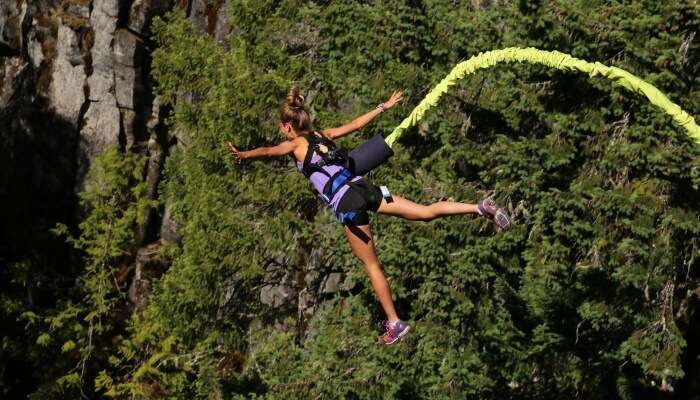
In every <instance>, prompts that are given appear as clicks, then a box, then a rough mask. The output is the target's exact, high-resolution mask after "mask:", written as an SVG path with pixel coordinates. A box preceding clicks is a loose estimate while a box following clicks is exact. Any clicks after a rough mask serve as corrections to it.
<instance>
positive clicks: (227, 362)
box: [40, 0, 700, 399]
mask: <svg viewBox="0 0 700 400" xmlns="http://www.w3.org/2000/svg"><path fill="white" fill-rule="evenodd" d="M227 6H228V10H227V11H228V15H229V18H230V20H231V25H232V26H233V27H235V29H234V31H233V33H232V34H231V36H230V37H229V39H228V41H227V42H226V43H224V44H223V45H221V44H217V43H215V42H214V41H213V40H212V39H211V37H209V36H208V35H206V34H204V33H200V32H197V31H196V29H195V28H194V27H193V26H192V25H191V24H190V22H189V21H188V20H187V19H186V18H185V17H184V16H183V14H182V12H178V11H175V12H173V13H171V14H170V15H169V16H168V18H167V19H162V20H161V19H157V20H156V22H155V24H154V26H153V31H154V33H155V35H156V38H157V43H158V48H157V49H156V50H155V51H154V52H153V54H152V55H153V72H152V73H153V76H154V78H155V80H156V82H157V87H156V89H155V91H156V93H155V94H157V95H159V96H160V97H161V99H162V101H163V102H164V103H165V104H167V105H169V106H170V107H171V108H172V113H171V115H170V117H169V120H168V124H169V127H170V129H171V130H172V131H173V132H178V134H179V137H180V138H181V140H180V143H179V144H178V146H177V148H176V149H175V148H174V149H172V150H171V155H170V156H169V157H168V161H167V166H166V171H165V179H164V181H163V183H162V186H161V193H160V194H161V201H162V202H165V203H167V204H169V205H172V209H173V210H174V214H175V216H176V219H177V220H178V222H179V223H180V225H181V234H182V238H183V239H182V242H181V243H180V244H176V245H171V246H169V247H167V248H166V249H165V250H164V253H165V256H166V257H168V259H169V260H170V261H171V265H170V267H169V269H168V271H167V272H166V273H165V274H164V275H163V277H162V278H160V280H159V281H158V282H157V283H156V285H155V288H154V290H153V293H152V294H151V296H150V298H149V302H148V306H147V307H146V309H145V311H144V312H143V313H141V314H135V315H134V316H133V317H132V318H131V319H130V320H129V321H127V323H126V324H127V326H126V327H124V328H123V329H122V330H121V332H120V333H119V334H118V335H117V334H114V335H113V337H112V338H111V339H112V343H114V346H112V347H111V348H102V349H101V351H103V352H104V353H103V354H102V355H101V356H100V359H101V360H102V361H101V362H97V361H96V362H95V363H94V364H93V367H94V370H93V374H95V375H96V379H95V380H94V382H95V385H94V388H93V387H91V382H88V383H86V384H85V385H86V386H89V387H90V388H89V390H93V391H96V393H98V394H100V395H104V396H108V397H114V398H189V399H209V398H216V399H219V398H221V399H223V398H226V399H229V398H233V399H239V398H240V399H243V398H260V399H282V398H287V399H296V398H311V399H315V398H319V399H321V398H323V399H331V398H339V399H341V398H342V399H377V398H384V399H394V398H412V399H413V398H425V399H445V398H454V399H464V398H482V399H501V398H514V399H552V398H623V399H635V398H641V397H642V396H644V397H645V398H653V397H673V396H676V397H677V398H690V397H691V396H696V397H697V396H699V395H700V394H699V393H700V392H698V390H700V389H699V388H698V387H697V384H696V383H694V382H697V380H698V376H699V375H698V374H700V372H699V368H700V365H699V364H698V362H697V360H696V358H697V356H698V348H699V347H698V346H699V344H698V339H697V334H698V332H700V327H699V326H698V321H697V316H695V317H693V315H695V314H694V313H697V312H698V305H699V303H698V302H699V297H700V287H699V286H698V279H699V278H700V273H699V272H698V271H699V270H698V269H699V268H700V243H699V241H698V240H699V238H700V201H699V200H700V149H698V146H697V145H695V144H694V143H692V142H691V141H690V140H689V139H688V138H687V137H686V135H685V134H684V133H683V132H682V131H681V130H680V129H679V128H678V127H676V126H674V124H673V123H672V122H671V120H670V118H669V117H668V116H666V115H665V114H663V113H660V112H659V111H658V110H657V109H656V108H655V107H653V106H651V105H649V104H648V103H647V102H646V99H644V98H643V97H641V96H634V95H632V94H630V93H628V92H626V91H625V90H624V89H621V88H616V87H614V86H613V85H612V84H611V83H610V82H607V81H605V80H602V79H601V80H599V79H589V78H588V77H585V76H580V75H577V74H575V73H567V72H562V71H551V70H547V69H545V68H543V67H540V66H529V65H508V66H498V67H495V68H493V69H491V70H488V71H482V72H480V73H477V74H475V75H474V76H471V77H469V78H467V79H466V80H465V81H464V82H462V83H460V84H459V85H458V86H456V87H455V88H454V90H452V91H451V92H449V93H448V95H447V96H445V97H444V98H443V99H442V100H441V104H440V106H439V107H437V109H436V110H434V111H431V113H430V115H428V116H427V117H426V118H425V120H424V121H423V122H422V123H421V124H420V125H419V127H418V128H415V129H412V130H411V131H409V132H407V133H406V134H405V135H404V136H403V137H402V138H401V139H400V141H399V142H398V143H397V144H396V145H395V146H394V147H395V151H396V154H395V155H394V156H393V157H392V158H391V159H390V160H389V162H388V163H387V164H385V165H384V166H382V167H381V168H379V169H377V170H376V171H373V172H372V174H371V175H370V176H369V177H368V178H369V179H370V180H371V181H373V182H376V183H381V184H383V185H387V186H388V187H389V188H390V189H391V190H392V192H393V193H395V194H397V195H401V196H403V197H407V198H410V199H412V200H414V201H417V202H421V203H428V202H433V201H437V200H440V199H448V198H451V199H456V200H461V201H468V202H476V201H477V200H478V199H480V198H481V197H482V196H484V195H486V194H493V195H495V196H496V197H497V198H498V199H499V200H500V201H501V202H502V203H503V204H507V206H508V207H509V209H510V211H511V212H512V213H513V215H514V217H515V218H514V226H513V227H512V229H510V230H509V231H506V232H496V231H495V230H494V227H493V226H492V224H489V223H488V221H485V220H483V219H477V218H472V217H460V218H457V217H453V218H446V219H439V220H435V221H432V222H429V223H423V222H407V221H403V220H400V219H396V218H391V217H385V216H373V217H372V225H373V231H374V234H375V239H376V246H377V252H378V254H379V258H380V260H381V262H382V264H383V267H384V269H385V272H386V274H387V276H388V278H389V280H390V282H391V285H392V291H393V293H394V296H395V298H396V300H397V305H398V311H399V313H400V315H401V316H402V317H403V319H406V320H408V321H410V322H411V324H412V326H413V328H412V330H411V333H410V334H409V335H408V336H407V337H406V339H405V340H403V341H402V342H399V343H398V344H396V345H392V346H390V347H386V346H383V345H381V344H380V341H379V339H378V338H379V335H380V334H381V332H380V329H379V322H380V321H381V319H382V317H383V315H382V313H381V310H380V308H379V306H378V304H377V301H376V299H375V297H374V294H373V292H372V288H371V286H370V285H369V284H368V282H367V278H366V277H365V275H364V272H363V271H362V268H361V266H360V264H359V261H357V260H356V259H355V258H354V257H353V256H352V254H351V253H350V249H349V247H348V245H347V243H346V241H345V239H344V236H343V234H342V230H341V228H340V226H339V225H338V224H337V222H335V221H334V217H333V216H332V214H331V213H330V212H328V210H326V209H325V208H323V206H322V205H320V204H319V203H318V202H317V200H316V199H315V198H314V196H313V194H312V193H311V191H310V190H308V183H307V182H305V180H304V178H303V176H302V175H301V174H299V173H297V172H296V171H295V168H294V166H293V163H292V162H291V160H290V159H289V158H285V159H269V160H263V161H254V162H248V163H244V164H239V165H237V164H235V163H234V162H233V160H232V159H231V158H230V156H229V155H228V154H227V151H226V148H225V146H224V143H225V141H227V140H230V141H232V142H234V143H235V144H236V145H237V146H239V147H240V148H242V149H246V148H251V147H255V146H263V145H270V144H275V143H278V142H279V141H280V140H282V138H281V137H280V135H279V134H278V133H277V119H276V115H277V111H278V107H279V105H280V103H281V101H282V99H283V98H284V95H285V93H286V92H287V90H288V89H289V87H290V86H291V85H292V84H299V85H300V86H301V87H302V88H304V89H305V92H306V95H307V96H306V97H307V102H308V103H309V107H310V110H311V113H312V115H313V117H314V125H315V126H316V127H317V128H324V127H332V126H336V125H339V124H341V123H344V122H347V121H349V120H350V119H352V118H353V117H354V116H357V115H359V114H361V113H363V112H366V111H367V110H369V109H371V108H373V107H374V106H375V105H376V104H377V103H378V102H379V101H382V100H383V99H385V98H386V96H387V95H388V94H390V93H391V91H392V90H394V89H404V90H405V93H406V94H405V98H406V100H405V101H404V104H403V105H400V106H398V107H395V108H394V109H392V110H391V111H390V112H388V113H385V114H383V115H382V116H381V117H380V118H379V119H378V120H377V121H375V122H374V123H373V124H372V125H371V126H368V127H367V128H365V130H364V131H363V132H361V133H358V134H356V135H354V136H351V137H348V138H347V139H345V138H344V139H342V140H340V142H339V143H340V144H341V145H343V146H346V147H348V148H352V147H354V146H356V145H357V144H359V143H360V142H361V141H362V140H363V138H369V137H371V136H373V135H374V134H377V133H383V134H386V133H388V132H389V131H390V130H391V129H392V128H393V127H394V126H396V125H397V124H398V123H399V122H400V121H401V119H402V118H403V117H404V116H405V115H406V114H407V113H408V112H409V111H410V110H411V108H412V106H413V105H415V104H417V102H418V101H420V99H421V98H422V96H423V95H424V94H425V93H426V92H427V91H428V90H429V89H430V88H431V87H432V86H433V85H435V84H436V83H437V82H438V81H439V80H440V79H441V78H442V77H443V76H444V75H445V74H446V73H447V72H448V71H449V70H450V69H451V68H452V67H453V66H454V65H455V64H456V63H457V62H459V61H461V60H464V59H466V58H468V57H470V56H472V55H474V54H477V53H478V52H480V51H485V50H490V49H494V48H502V47H508V46H519V47H526V46H532V47H537V48H541V49H544V50H558V51H561V52H564V53H568V54H571V55H573V56H575V57H578V58H581V59H584V60H587V61H600V62H603V63H606V64H611V65H617V66H619V67H621V68H624V69H626V70H628V71H630V72H632V73H634V74H635V75H637V76H639V77H641V78H643V79H645V80H647V81H649V82H650V83H652V84H654V85H655V86H657V87H658V88H659V89H660V90H661V91H663V92H664V93H665V94H667V95H668V97H669V98H670V99H672V100H673V101H674V102H676V103H677V104H679V105H680V106H681V107H682V108H683V109H684V110H686V111H688V112H689V113H690V114H691V115H695V116H699V115H700V92H699V89H698V88H700V85H699V83H700V70H699V68H700V67H699V65H700V63H699V62H698V61H700V57H699V56H700V47H699V46H698V44H697V41H696V40H693V38H694V35H695V32H697V30H698V29H699V28H700V26H699V25H700V9H698V7H697V4H694V3H693V2H686V1H666V2H657V1H643V0H635V1H631V2H626V3H624V4H622V3H612V4H609V3H608V2H594V3H591V2H589V1H581V0H557V1H534V0H523V1H516V2H487V1H472V2H455V1H451V0H424V1H409V0H385V1H377V2H373V1H362V2H358V1H350V0H339V1H332V2H325V1H272V0H256V1H248V0H237V1H229V2H227ZM112 162H115V163H116V162H117V161H116V160H114V159H113V160H112ZM133 193H136V192H133ZM137 199H138V196H136V198H135V199H134V200H133V201H132V208H129V210H131V211H129V212H130V213H138V210H140V209H141V208H139V206H135V205H136V204H140V203H138V200H137ZM100 210H102V209H101V208H96V209H95V211H93V213H92V214H90V217H89V218H88V221H89V220H90V218H92V219H101V220H104V221H106V219H108V218H109V213H107V214H104V215H103V214H97V213H98V212H100ZM121 215H122V219H119V220H118V221H121V222H120V223H127V221H126V220H124V219H123V218H124V217H125V216H127V215H132V214H128V213H124V214H121ZM133 215H137V214H133ZM129 221H131V220H129ZM129 223H130V222H129ZM90 226H92V225H90ZM95 226H103V225H95ZM87 229H88V225H85V226H83V233H82V235H83V236H81V237H82V238H85V239H74V243H76V244H77V245H80V246H83V247H82V248H83V250H85V251H86V253H87V254H86V259H87V260H90V261H87V262H86V264H88V265H89V266H92V265H96V264H94V263H96V262H98V261H99V257H97V256H96V255H95V254H93V253H92V252H91V250H90V249H92V248H93V247H94V246H93V244H94V243H92V242H89V240H92V239H90V238H91V237H93V236H90V235H91V233H90V231H88V230H87ZM119 232H122V233H123V232H125V230H119ZM86 235H87V236H86ZM122 239H123V240H122ZM100 240H102V239H100ZM124 241H128V240H127V239H126V238H122V237H121V236H119V237H114V238H113V239H112V240H111V241H107V242H106V243H110V246H111V245H113V246H114V248H112V247H110V248H109V249H110V250H109V251H110V253H109V254H110V256H116V255H117V253H118V249H119V248H120V243H125V242H124ZM95 243H98V242H95ZM99 243H105V242H102V241H100V242H99ZM112 250H114V253H112ZM96 257H97V258H96ZM319 258H320V261H319ZM312 264H314V265H315V264H320V265H321V266H322V268H323V269H324V270H328V271H330V270H336V271H338V270H340V271H344V272H346V273H348V274H349V275H350V276H351V277H352V278H353V279H354V280H355V281H356V282H358V286H357V287H356V289H354V290H353V291H350V292H343V293H342V294H338V295H335V296H334V297H333V296H329V297H325V298H322V299H319V302H318V308H317V309H316V310H315V312H314V313H313V316H307V315H304V314H303V313H302V312H301V311H299V310H298V309H297V302H298V299H289V304H285V305H282V306H280V307H275V308H273V307H269V306H266V305H264V304H263V303H262V302H261V301H260V293H261V288H262V287H263V286H264V285H265V284H266V283H267V282H266V279H267V278H266V277H267V275H268V273H269V271H270V270H271V269H273V268H276V269H279V270H281V271H283V272H285V273H290V274H292V276H298V277H299V280H300V281H304V279H305V276H307V275H308V274H311V273H312V271H311V270H310V268H311V267H310V265H312ZM90 268H91V267H87V269H86V271H88V273H89V271H92V270H91V269H90ZM98 270H99V269H97V270H95V271H98ZM101 273H102V274H104V273H105V272H104V271H103V272H101ZM294 273H298V274H299V275H293V274H294ZM95 276H96V277H99V276H101V275H95ZM107 278H108V277H107V276H104V279H107ZM95 279H96V278H95ZM85 282H87V281H85ZM96 282H97V281H96ZM82 290H83V291H84V293H86V294H87V295H89V296H95V295H96V294H99V293H100V292H99V290H98V287H97V286H90V285H85V286H84V287H83V288H82ZM300 296H301V294H300ZM113 298H114V297H109V296H108V297H107V299H108V300H109V299H113ZM101 299H103V298H102V297H100V298H98V299H97V300H100V301H101ZM97 300H95V301H91V302H89V304H90V306H91V307H93V309H92V311H91V312H93V313H96V314H94V315H106V314H105V313H106V310H107V309H108V308H109V307H110V306H111V303H109V302H107V303H101V302H100V301H97ZM110 301H111V300H110ZM105 307H107V308H105ZM81 315H82V314H81ZM90 315H92V314H90ZM85 321H90V320H89V319H84V322H81V326H82V328H81V329H83V330H81V331H80V332H81V333H84V330H85V327H84V325H85ZM81 337H84V335H81ZM47 340H48V339H47ZM40 344H42V345H46V346H49V345H50V343H48V341H46V343H44V342H42V343H40ZM62 345H63V346H64V348H65V346H68V347H70V346H80V347H82V346H87V345H86V344H85V343H84V342H80V343H76V342H74V343H73V344H72V345H70V344H68V342H66V343H65V344H62ZM68 350H70V349H67V350H66V351H68ZM93 351H95V350H93ZM75 378H76V377H73V379H74V380H75Z"/></svg>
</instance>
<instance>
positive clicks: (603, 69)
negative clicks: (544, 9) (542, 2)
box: [385, 47, 700, 147]
mask: <svg viewBox="0 0 700 400" xmlns="http://www.w3.org/2000/svg"><path fill="white" fill-rule="evenodd" d="M515 61H517V62H525V63H530V64H542V65H546V66H549V67H552V68H557V69H561V70H565V71H581V72H585V73H587V74H588V75H590V76H591V77H593V76H596V75H601V76H604V77H606V78H608V79H610V80H612V81H613V82H615V83H617V84H619V85H621V86H623V87H625V88H626V89H628V90H630V91H633V92H637V93H642V94H644V95H645V96H646V97H647V98H648V99H649V101H650V102H651V103H652V104H654V105H655V106H657V107H659V108H661V109H662V110H664V111H665V112H666V113H667V114H669V115H670V116H671V117H672V118H673V120H674V121H675V122H676V123H677V124H678V125H680V126H682V127H683V128H685V130H686V132H687V133H688V136H690V137H691V138H692V139H693V140H694V141H695V143H697V144H699V145H700V127H698V125H697V124H696V123H695V120H694V119H693V117H691V116H690V115H688V113H687V112H685V111H683V110H682V109H681V108H680V107H679V106H678V105H677V104H675V103H673V102H672V101H671V100H669V99H668V97H666V96H665V95H664V94H663V93H661V91H659V89H657V88H656V87H655V86H654V85H652V84H650V83H647V82H645V81H643V80H641V79H639V78H638V77H636V76H634V75H632V74H631V73H629V72H627V71H625V70H623V69H621V68H617V67H608V66H606V65H603V64H601V63H599V62H595V63H590V62H587V61H584V60H581V59H578V58H574V57H572V56H570V55H568V54H564V53H560V52H558V51H543V50H538V49H535V48H531V47H529V48H525V49H523V48H517V47H509V48H505V49H501V50H492V51H487V52H485V53H479V54H478V55H476V56H474V57H472V58H470V59H469V60H467V61H464V62H461V63H459V64H457V66H455V67H454V68H453V69H452V71H451V72H450V73H449V74H448V75H447V76H446V77H445V78H444V79H443V80H442V81H441V82H440V83H439V84H438V85H437V86H435V87H434V88H433V90H431V91H430V93H428V95H427V96H426V97H425V98H424V99H423V100H422V101H421V102H420V103H419V104H418V106H416V108H414V109H413V111H412V112H411V114H410V115H409V116H408V117H406V118H405V119H404V120H403V122H401V124H400V125H399V126H397V127H396V128H394V130H393V131H392V132H391V134H390V135H389V136H387V138H386V139H385V141H386V144H387V145H389V146H390V147H391V146H393V144H394V142H395V141H396V139H398V138H399V136H401V134H402V133H403V132H404V131H405V130H406V129H408V128H410V127H412V126H414V125H415V124H416V123H418V121H420V119H421V118H423V115H424V114H425V112H426V111H427V110H428V109H430V108H431V107H433V106H435V105H436V104H437V102H438V101H439V100H440V97H441V96H442V95H443V93H445V92H447V90H448V89H449V87H450V86H452V85H454V84H455V83H457V81H458V80H460V79H462V78H464V77H465V76H467V75H469V74H472V73H474V72H475V71H476V70H478V69H485V68H490V67H492V66H494V65H496V64H498V63H502V62H506V63H508V62H515Z"/></svg>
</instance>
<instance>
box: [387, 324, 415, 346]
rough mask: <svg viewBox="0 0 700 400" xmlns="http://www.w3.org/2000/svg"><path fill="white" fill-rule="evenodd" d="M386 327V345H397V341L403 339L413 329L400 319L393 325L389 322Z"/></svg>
mask: <svg viewBox="0 0 700 400" xmlns="http://www.w3.org/2000/svg"><path fill="white" fill-rule="evenodd" d="M384 326H385V327H386V333H385V334H384V344H392V343H395V342H396V341H397V340H399V339H401V338H402V337H403V336H404V335H405V334H407V333H408V331H409V330H410V329H411V327H410V326H409V325H408V324H407V323H405V322H403V321H401V320H400V319H399V320H397V321H395V322H394V323H393V324H392V323H391V322H389V321H387V322H385V323H384Z"/></svg>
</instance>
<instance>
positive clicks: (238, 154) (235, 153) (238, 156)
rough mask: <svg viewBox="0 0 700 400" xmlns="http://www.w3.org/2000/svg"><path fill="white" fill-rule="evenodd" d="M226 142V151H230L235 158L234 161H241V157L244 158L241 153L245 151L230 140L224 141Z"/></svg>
mask: <svg viewBox="0 0 700 400" xmlns="http://www.w3.org/2000/svg"><path fill="white" fill-rule="evenodd" d="M226 144H227V145H228V151H229V152H231V155H232V156H233V158H235V159H236V162H238V163H240V162H241V161H243V159H244V158H245V157H243V153H245V152H244V151H240V150H238V149H237V148H235V147H234V146H233V144H232V143H231V142H226Z"/></svg>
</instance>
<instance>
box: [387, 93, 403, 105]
mask: <svg viewBox="0 0 700 400" xmlns="http://www.w3.org/2000/svg"><path fill="white" fill-rule="evenodd" d="M401 96H403V92H402V91H400V90H397V91H395V92H394V93H392V94H391V97H389V100H387V101H385V102H384V108H386V109H389V108H391V107H393V106H394V105H395V104H396V103H398V102H399V101H401Z"/></svg>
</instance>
